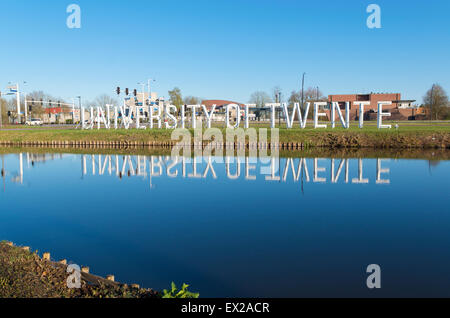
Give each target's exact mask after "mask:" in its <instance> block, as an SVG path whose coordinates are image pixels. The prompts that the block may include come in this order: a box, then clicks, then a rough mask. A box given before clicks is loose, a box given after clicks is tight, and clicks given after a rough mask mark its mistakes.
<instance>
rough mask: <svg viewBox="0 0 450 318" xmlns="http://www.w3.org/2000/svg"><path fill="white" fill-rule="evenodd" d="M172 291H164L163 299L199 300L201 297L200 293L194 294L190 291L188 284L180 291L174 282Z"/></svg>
mask: <svg viewBox="0 0 450 318" xmlns="http://www.w3.org/2000/svg"><path fill="white" fill-rule="evenodd" d="M171 287H172V288H171V290H170V291H168V290H167V289H164V290H163V293H162V298H198V297H200V294H199V293H192V292H190V291H188V290H187V289H188V287H189V285H188V284H183V286H182V287H181V289H180V290H178V289H177V286H176V285H175V283H174V282H172V286H171Z"/></svg>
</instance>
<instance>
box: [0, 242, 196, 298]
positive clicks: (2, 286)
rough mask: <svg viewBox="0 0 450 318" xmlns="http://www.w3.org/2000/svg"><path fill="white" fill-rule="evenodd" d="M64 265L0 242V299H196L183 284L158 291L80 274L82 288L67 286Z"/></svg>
mask: <svg viewBox="0 0 450 318" xmlns="http://www.w3.org/2000/svg"><path fill="white" fill-rule="evenodd" d="M68 275H69V274H68V273H67V265H65V264H61V263H56V262H52V261H50V260H45V259H43V258H41V257H39V255H38V254H37V252H30V251H29V249H28V248H21V247H17V246H14V245H13V244H12V243H9V242H6V241H2V242H0V298H197V297H198V296H199V294H196V293H191V292H189V291H188V290H187V287H188V285H186V284H183V287H182V288H181V290H177V288H176V286H175V284H174V283H172V288H171V290H170V291H164V292H163V293H159V292H156V291H153V290H151V289H145V288H140V287H138V286H134V285H131V286H128V285H126V284H120V283H116V282H111V281H107V280H105V279H102V278H100V277H97V276H94V275H90V274H83V275H82V276H81V288H73V289H70V288H68V287H67V278H68Z"/></svg>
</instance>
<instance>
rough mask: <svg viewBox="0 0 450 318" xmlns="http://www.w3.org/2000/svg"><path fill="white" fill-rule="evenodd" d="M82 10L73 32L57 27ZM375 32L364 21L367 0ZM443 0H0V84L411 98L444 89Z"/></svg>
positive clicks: (243, 97) (61, 93) (78, 91)
mask: <svg viewBox="0 0 450 318" xmlns="http://www.w3.org/2000/svg"><path fill="white" fill-rule="evenodd" d="M71 3H76V4H78V5H80V7H81V18H82V22H81V23H82V28H81V29H69V28H67V26H66V19H67V17H68V14H67V13H66V8H67V6H68V5H69V4H71ZM371 3H376V4H378V5H379V6H380V7H381V10H382V11H381V12H382V16H381V19H382V28H381V29H369V28H367V26H366V19H367V17H368V15H369V14H368V13H366V8H367V6H368V5H369V4H371ZM449 15H450V1H448V0H428V1H419V0H409V1H406V0H405V1H403V0H371V1H360V0H346V1H335V0H317V1H300V0H297V1H290V0H276V1H275V0H272V1H268V0H240V1H236V0H209V1H202V0H185V1H166V0H165V1H149V0H146V1H145V0H129V1H113V0H110V1H106V0H78V1H77V0H71V1H64V0H51V1H50V0H40V1H32V0H14V1H5V0H1V10H0V26H1V31H2V46H1V49H0V61H1V64H0V65H1V67H0V87H1V88H2V89H4V87H6V85H7V83H8V82H9V81H14V82H17V81H19V82H20V81H27V82H28V86H27V88H26V89H27V90H44V91H46V92H48V93H50V94H53V95H55V96H58V97H63V98H67V99H69V98H71V97H73V96H77V95H82V96H83V97H84V98H85V99H92V98H94V97H95V96H97V95H99V94H102V93H108V94H113V91H114V89H115V87H116V86H121V87H129V88H130V89H133V88H139V86H138V85H137V82H139V81H145V80H146V79H147V78H155V79H157V82H156V83H155V84H154V90H155V91H157V92H158V93H159V94H160V95H162V96H167V91H168V90H169V89H172V88H173V87H175V86H178V87H180V88H181V90H182V92H183V95H195V96H200V97H203V98H211V99H212V98H214V99H216V98H217V99H219V98H220V99H231V100H235V101H238V102H247V101H248V100H249V97H250V95H251V93H252V92H254V91H256V90H264V91H267V92H268V93H270V92H271V90H272V88H273V87H274V86H276V85H279V86H280V87H281V88H282V90H283V93H284V95H285V96H286V95H288V94H290V92H291V91H292V90H293V89H298V88H299V87H300V78H301V74H302V73H303V72H306V73H307V75H306V86H307V87H308V86H314V87H316V86H319V87H320V89H321V90H322V91H323V92H324V93H325V94H334V93H336V94H338V93H354V92H370V91H375V92H401V93H402V94H403V97H404V98H413V99H418V100H420V101H422V96H423V95H424V93H425V91H426V90H427V89H428V88H429V87H431V85H432V83H440V84H441V85H442V86H443V87H444V89H446V90H447V91H448V92H449V93H450V76H449V75H450V62H449V60H450V19H449V18H448V16H449Z"/></svg>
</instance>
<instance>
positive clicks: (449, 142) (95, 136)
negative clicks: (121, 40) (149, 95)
mask: <svg viewBox="0 0 450 318" xmlns="http://www.w3.org/2000/svg"><path fill="white" fill-rule="evenodd" d="M256 129H257V130H259V129H260V128H256ZM221 130H222V132H223V133H224V136H225V129H221ZM172 132H173V131H172V130H166V129H148V130H136V129H130V130H125V129H118V130H106V129H101V130H75V129H21V130H2V131H0V142H12V143H26V142H35V141H40V142H66V141H67V142H105V143H111V142H127V143H139V144H143V145H145V144H150V143H152V142H156V143H164V142H171V141H173V140H172V138H171V135H172ZM191 133H192V131H191ZM268 133H269V140H268V141H269V142H270V130H269V132H268ZM279 139H280V143H298V144H302V145H303V146H304V147H332V148H339V147H344V148H364V147H368V148H450V125H443V126H426V125H421V126H412V125H405V126H400V128H399V129H383V130H378V129H377V128H376V127H372V126H371V127H366V128H364V129H359V128H357V127H356V126H355V125H353V126H352V127H351V128H350V129H348V130H346V129H343V128H336V129H331V128H327V129H313V128H309V127H308V128H306V129H289V130H288V129H284V128H282V129H280V130H279ZM247 141H248V140H247Z"/></svg>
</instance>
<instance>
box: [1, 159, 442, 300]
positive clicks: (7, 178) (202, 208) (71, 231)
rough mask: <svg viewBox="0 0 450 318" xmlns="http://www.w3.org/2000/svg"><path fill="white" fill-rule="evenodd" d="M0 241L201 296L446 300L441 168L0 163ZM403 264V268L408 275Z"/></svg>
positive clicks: (422, 164)
mask: <svg viewBox="0 0 450 318" xmlns="http://www.w3.org/2000/svg"><path fill="white" fill-rule="evenodd" d="M1 160H2V174H1V175H2V179H3V185H4V187H3V189H4V191H3V192H0V200H1V202H2V208H1V211H0V240H3V239H5V240H11V241H14V242H15V243H17V244H22V245H26V246H32V247H33V249H37V250H39V251H43V250H46V251H49V252H51V253H52V256H53V257H55V259H56V260H58V259H68V260H69V261H72V262H73V263H75V264H79V265H88V266H90V267H91V268H92V269H93V272H94V273H96V274H99V275H103V276H105V275H107V274H115V276H116V278H117V280H118V281H123V282H129V283H140V284H141V285H143V286H146V287H151V288H155V289H158V290H161V289H163V288H167V286H168V284H170V282H171V281H175V282H177V283H183V282H186V283H190V284H191V286H192V289H193V290H196V291H197V290H198V291H200V292H201V295H202V296H203V297H215V296H216V297H230V296H237V297H239V296H242V297H316V296H322V297H346V296H354V297H364V296H368V297H371V296H373V295H374V293H373V291H369V290H368V289H367V286H366V278H367V277H366V272H365V271H366V268H367V265H369V264H379V265H380V267H381V270H382V277H383V278H382V279H383V283H382V284H384V285H383V287H382V289H381V290H380V291H377V294H376V295H377V296H380V297H389V296H401V297H407V296H411V297H414V296H435V297H445V296H450V290H449V288H448V286H450V254H449V253H448V245H449V242H450V234H449V233H450V213H449V212H450V211H449V203H450V202H449V200H448V195H447V192H448V190H447V189H448V188H449V187H450V183H449V178H448V175H449V172H450V161H441V163H440V164H439V165H435V164H434V163H433V164H434V165H433V169H434V171H433V174H430V173H429V163H428V162H427V161H425V160H402V159H395V160H394V159H382V158H378V159H377V158H373V159H370V158H359V157H356V158H351V159H349V158H314V157H312V158H310V157H304V158H302V157H298V158H272V157H262V158H254V157H245V156H242V157H229V156H226V157H215V156H209V157H208V156H205V157H200V156H199V157H183V156H165V155H115V154H112V155H111V154H94V155H92V154H81V155H78V154H64V155H59V154H53V155H52V154H33V153H28V152H23V153H17V154H5V155H2V156H1ZM406 265H408V266H406Z"/></svg>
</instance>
